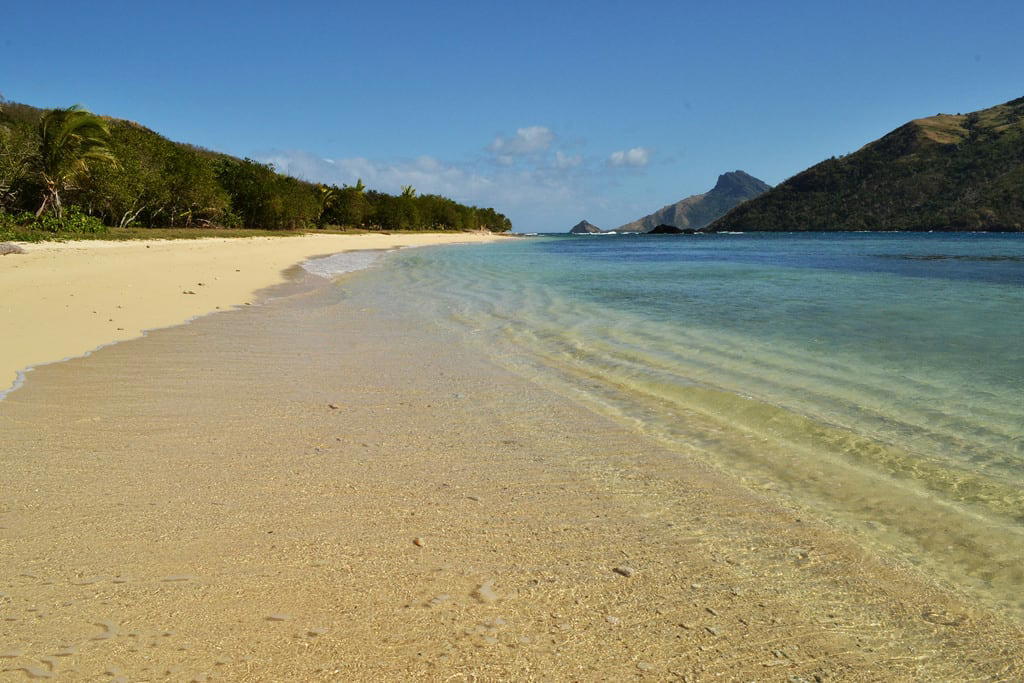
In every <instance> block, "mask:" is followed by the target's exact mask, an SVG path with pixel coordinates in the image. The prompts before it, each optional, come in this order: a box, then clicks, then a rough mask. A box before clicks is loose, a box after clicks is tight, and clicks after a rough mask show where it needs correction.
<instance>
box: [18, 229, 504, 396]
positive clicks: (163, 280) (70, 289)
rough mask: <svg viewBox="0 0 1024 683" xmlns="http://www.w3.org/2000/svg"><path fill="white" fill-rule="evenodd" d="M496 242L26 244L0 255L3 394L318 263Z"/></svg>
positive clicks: (315, 238)
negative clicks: (56, 365) (30, 377)
mask: <svg viewBox="0 0 1024 683" xmlns="http://www.w3.org/2000/svg"><path fill="white" fill-rule="evenodd" d="M493 239H502V238H501V237H499V236H496V235H495V236H489V235H479V234H471V233H451V234H445V233H423V234H387V235H385V234H363V235H302V236H290V237H281V238H278V237H252V238H244V239H222V238H209V239H201V240H131V241H99V240H88V241H72V242H42V243H38V244H23V245H22V247H23V248H24V249H25V250H26V251H27V252H28V253H27V254H23V255H10V256H6V257H0V314H2V315H3V319H4V324H5V327H6V329H7V330H8V333H6V334H4V335H3V336H2V337H0V392H3V391H4V390H6V389H7V388H9V387H10V386H11V385H12V384H13V383H14V382H15V379H16V376H17V372H18V371H20V370H24V369H25V368H29V367H33V366H36V365H40V364H42V363H50V362H53V361H58V360H61V359H63V358H72V357H75V356H80V355H82V354H83V353H88V352H89V351H91V350H93V349H95V348H97V347H99V346H102V345H104V344H109V343H111V342H115V341H124V340H126V339H132V338H134V337H138V336H140V335H141V334H142V333H143V332H144V331H145V330H152V329H157V328H161V327H167V326H169V325H177V324H179V323H182V322H185V321H186V320H189V319H190V318H193V317H195V316H199V315H204V314H207V313H210V312H212V311H215V310H219V309H225V308H230V307H232V306H238V305H244V304H246V303H249V302H251V301H253V295H254V294H255V293H256V292H257V291H258V290H260V289H263V288H264V287H269V286H271V285H275V284H278V283H280V282H282V281H283V280H284V271H285V270H286V269H287V268H289V267H291V266H294V265H295V264H297V263H299V262H301V261H302V260H304V259H307V258H310V257H312V256H318V255H323V254H330V253H335V252H342V251H355V250H364V249H395V248H398V247H415V246H429V245H435V244H450V243H453V242H484V241H489V240H493Z"/></svg>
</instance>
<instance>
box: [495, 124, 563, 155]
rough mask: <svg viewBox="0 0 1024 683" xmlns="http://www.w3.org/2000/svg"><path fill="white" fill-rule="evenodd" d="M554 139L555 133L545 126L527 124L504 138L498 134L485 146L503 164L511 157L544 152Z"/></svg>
mask: <svg viewBox="0 0 1024 683" xmlns="http://www.w3.org/2000/svg"><path fill="white" fill-rule="evenodd" d="M554 141H555V134H554V133H553V132H551V129H550V128H547V127H546V126H527V127H526V128H519V129H517V130H516V134H515V135H514V136H512V137H509V138H506V137H504V136H501V135H498V136H496V137H495V138H494V141H493V142H492V143H491V144H490V145H489V146H488V147H487V149H488V151H490V152H491V153H493V154H494V155H495V156H496V157H497V158H498V161H499V162H501V163H504V164H508V163H510V162H511V160H512V159H511V158H512V157H516V156H525V155H529V154H538V153H541V152H546V151H547V150H548V149H549V148H550V147H551V143H552V142H554Z"/></svg>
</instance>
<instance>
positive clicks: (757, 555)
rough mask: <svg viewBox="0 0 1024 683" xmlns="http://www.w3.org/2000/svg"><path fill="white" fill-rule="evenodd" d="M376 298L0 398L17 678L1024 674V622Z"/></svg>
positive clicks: (168, 346) (12, 659) (39, 381)
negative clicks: (943, 585)
mask: <svg viewBox="0 0 1024 683" xmlns="http://www.w3.org/2000/svg"><path fill="white" fill-rule="evenodd" d="M355 277H356V278H358V277H359V276H355ZM354 293H359V290H358V288H355V287H350V286H348V285H346V281H345V280H342V281H341V283H340V284H339V285H337V286H319V287H316V286H314V285H311V284H308V283H306V282H303V283H293V284H291V285H286V286H284V287H283V288H279V289H277V290H275V291H274V292H273V297H272V298H270V299H269V300H268V301H267V303H265V304H263V305H259V306H252V307H245V308H241V309H236V310H232V311H227V312H224V313H221V314H218V315H215V316H207V317H204V318H201V319H199V320H196V321H194V322H192V323H191V324H189V325H186V326H180V327H174V328H168V329H163V330H159V331H156V332H153V333H151V334H150V335H148V336H147V337H145V338H140V339H136V340H132V341H128V342H125V343H123V344H117V345H114V346H109V347H106V348H103V349H101V350H99V351H98V352H96V353H94V354H92V355H91V356H89V357H85V358H79V359H75V360H71V361H68V362H65V363H59V364H52V365H47V366H45V367H41V368H39V369H37V370H36V371H34V372H33V373H32V374H31V376H30V379H29V381H28V382H27V383H26V384H25V386H23V387H22V388H20V389H18V390H17V391H15V392H13V393H11V394H10V395H9V396H8V397H7V399H6V400H5V401H3V402H0V433H2V434H3V435H4V438H3V439H2V440H0V471H2V473H3V475H2V476H3V496H2V498H0V593H2V596H0V680H27V679H30V678H33V677H35V678H49V677H56V678H57V679H59V680H121V681H143V680H153V681H156V680H161V681H162V680H171V681H201V680H225V681H267V680H275V681H286V680H287V681H292V680H294V681H313V680H410V679H423V680H504V679H515V680H534V679H536V680H609V681H611V680H615V681H618V680H632V679H647V680H673V679H678V680H689V681H703V680H742V681H747V680H759V681H816V680H852V681H861V680H865V681H867V680H871V681H875V680H886V681H893V680H895V681H913V680H958V681H959V680H1019V679H1020V677H1021V676H1022V675H1024V668H1022V662H1024V656H1022V650H1024V646H1022V643H1024V631H1022V629H1021V628H1020V626H1019V624H1017V623H1015V622H1013V621H1010V620H1008V619H1007V618H1005V617H1003V616H1001V615H999V614H996V613H993V612H991V611H988V610H986V609H984V608H982V607H980V606H977V605H972V604H971V603H970V602H969V601H968V600H966V599H964V598H962V597H960V596H958V595H957V594H955V593H953V592H950V591H947V590H944V589H942V588H941V587H939V586H936V585H934V584H933V583H931V582H930V581H929V580H928V579H927V578H926V577H924V576H922V575H920V574H918V573H917V571H916V570H914V569H913V568H912V567H910V566H908V565H905V564H902V563H899V562H897V561H895V560H889V559H886V558H880V557H877V556H874V555H872V554H870V553H869V552H868V551H866V550H864V549H862V548H861V547H859V546H858V545H857V544H856V543H854V542H853V541H852V540H851V539H850V538H849V537H847V536H845V535H844V534H842V533H841V532H838V531H836V530H834V529H832V528H830V527H828V526H827V525H825V524H823V523H820V522H818V521H816V520H814V519H812V518H809V517H807V516H805V515H804V514H803V513H800V512H797V511H794V510H790V509H786V508H784V507H781V506H780V505H779V503H777V502H775V501H773V500H771V499H769V498H767V497H764V496H762V495H761V494H759V493H756V492H751V491H749V490H746V489H744V488H742V487H741V486H739V485H738V484H736V483H735V482H734V481H732V480H731V479H730V478H728V477H727V476H725V475H722V474H720V473H718V472H716V471H714V470H712V469H711V468H709V467H707V466H705V465H704V464H702V462H701V461H700V460H699V459H698V458H687V457H683V456H681V455H680V454H678V453H675V452H672V451H669V450H667V449H666V448H664V447H663V446H661V445H659V444H657V443H656V442H654V441H653V440H650V439H648V438H645V437H644V436H643V435H642V434H639V433H636V432H634V431H632V430H630V429H628V428H626V427H625V426H623V425H621V424H619V423H616V422H612V421H611V420H610V419H607V418H605V417H602V416H600V415H597V414H595V413H593V412H591V411H589V410H587V409H586V408H585V407H583V406H580V405H578V404H576V403H573V402H571V401H570V400H568V399H566V398H564V397H560V396H558V395H556V394H554V393H552V392H550V391H547V390H544V389H542V388H541V387H540V386H538V385H536V384H534V383H532V382H530V381H529V380H528V379H527V378H523V377H520V376H517V375H514V374H512V373H510V372H509V371H507V370H504V369H502V368H500V367H498V366H496V365H495V364H493V363H491V362H490V361H488V360H487V359H486V358H484V357H482V356H481V355H480V354H477V353H473V352H470V351H469V350H468V349H467V348H466V347H464V346H463V345H461V344H460V343H459V340H458V339H457V338H456V337H455V336H453V335H451V334H449V333H446V332H445V331H444V330H443V329H442V328H440V327H435V326H432V325H430V324H429V322H428V321H424V320H419V319H416V318H414V317H410V316H409V315H408V314H407V313H405V312H402V311H401V310H400V308H399V307H392V306H389V305H388V301H389V300H393V299H395V298H397V297H400V296H401V292H397V291H396V292H389V291H380V292H378V293H377V295H376V296H374V297H373V298H371V299H367V298H365V297H363V296H362V294H361V293H360V295H359V296H356V295H355V294H354ZM616 570H618V571H616Z"/></svg>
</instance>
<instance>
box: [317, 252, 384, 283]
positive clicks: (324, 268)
mask: <svg viewBox="0 0 1024 683" xmlns="http://www.w3.org/2000/svg"><path fill="white" fill-rule="evenodd" d="M385 253H386V252H385V251H383V250H380V249H368V250H362V251H343V252H341V253H338V254H331V255H330V256H323V257H320V258H314V259H309V260H308V261H303V262H302V267H303V269H305V270H306V272H309V273H312V274H313V275H318V276H320V277H325V278H332V277H337V276H338V275H343V274H345V273H352V272H355V271H357V270H363V269H365V268H369V267H370V266H372V265H373V264H374V263H376V262H377V261H378V260H379V259H380V258H381V257H382V256H383V255H384V254H385Z"/></svg>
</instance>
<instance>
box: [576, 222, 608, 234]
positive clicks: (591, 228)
mask: <svg viewBox="0 0 1024 683" xmlns="http://www.w3.org/2000/svg"><path fill="white" fill-rule="evenodd" d="M569 232H571V233H572V234H574V235H585V234H590V233H595V232H604V230H602V229H601V228H599V227H597V226H596V225H594V224H593V223H591V222H590V221H580V222H579V223H577V224H576V225H574V226H572V229H570V230H569Z"/></svg>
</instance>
